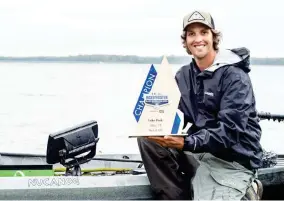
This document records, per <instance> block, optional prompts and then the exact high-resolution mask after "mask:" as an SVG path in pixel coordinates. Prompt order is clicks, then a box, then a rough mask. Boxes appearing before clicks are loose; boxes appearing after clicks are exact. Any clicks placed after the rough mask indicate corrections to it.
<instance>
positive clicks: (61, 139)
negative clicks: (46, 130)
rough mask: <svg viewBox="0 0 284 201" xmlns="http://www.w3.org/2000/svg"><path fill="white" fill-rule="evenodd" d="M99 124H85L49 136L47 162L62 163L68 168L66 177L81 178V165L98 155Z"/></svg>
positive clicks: (92, 122)
mask: <svg viewBox="0 0 284 201" xmlns="http://www.w3.org/2000/svg"><path fill="white" fill-rule="evenodd" d="M98 141H99V138H98V124H97V122H96V121H90V122H85V123H83V124H80V125H77V126H75V127H72V128H69V129H66V130H62V131H59V132H56V133H53V134H50V135H49V138H48V144H47V152H46V162H47V163H48V164H55V163H60V164H61V165H63V166H65V167H66V172H65V175H66V176H68V175H71V176H81V175H82V172H81V168H80V164H83V163H87V162H88V161H90V160H92V158H93V157H94V156H95V155H96V145H97V142H98Z"/></svg>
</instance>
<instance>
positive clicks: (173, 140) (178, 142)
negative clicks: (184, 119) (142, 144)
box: [147, 135, 184, 150]
mask: <svg viewBox="0 0 284 201" xmlns="http://www.w3.org/2000/svg"><path fill="white" fill-rule="evenodd" d="M147 139H149V140H152V141H154V142H156V143H158V144H160V145H161V146H163V147H168V148H176V149H179V150H182V148H183V146H184V137H180V136H169V135H166V136H164V137H147Z"/></svg>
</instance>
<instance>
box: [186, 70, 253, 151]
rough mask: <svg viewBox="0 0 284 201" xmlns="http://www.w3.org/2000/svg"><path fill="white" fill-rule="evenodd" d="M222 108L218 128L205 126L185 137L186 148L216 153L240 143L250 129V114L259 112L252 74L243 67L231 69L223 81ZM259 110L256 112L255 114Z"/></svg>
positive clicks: (218, 118)
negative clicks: (247, 128)
mask: <svg viewBox="0 0 284 201" xmlns="http://www.w3.org/2000/svg"><path fill="white" fill-rule="evenodd" d="M222 82H223V84H222V89H221V93H222V94H221V100H220V110H219V112H218V116H217V124H216V127H214V128H208V129H201V130H199V131H197V132H195V133H192V134H190V135H189V136H187V137H186V138H185V143H184V148H183V149H184V150H185V151H191V152H195V153H201V152H210V153H215V152H218V151H220V150H221V149H224V148H229V147H231V146H233V145H234V144H236V143H238V141H239V136H240V135H242V134H243V133H245V132H246V127H247V124H248V121H249V116H250V115H256V110H255V99H254V93H253V89H252V85H251V81H250V78H249V76H248V74H246V73H245V72H243V71H242V70H241V69H238V70H232V71H231V72H227V73H226V75H225V76H224V79H223V80H222ZM253 113H255V114H253Z"/></svg>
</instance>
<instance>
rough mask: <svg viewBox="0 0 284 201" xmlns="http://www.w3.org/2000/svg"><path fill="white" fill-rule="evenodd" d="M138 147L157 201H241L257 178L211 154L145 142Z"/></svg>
mask: <svg viewBox="0 0 284 201" xmlns="http://www.w3.org/2000/svg"><path fill="white" fill-rule="evenodd" d="M138 146H139V150H140V153H141V157H142V160H143V163H144V166H145V170H146V172H147V175H148V178H149V181H150V184H151V187H152V189H153V191H154V193H155V194H156V196H157V199H166V200H184V199H185V200H189V199H194V200H212V199H218V200H229V199H230V200H241V199H242V198H243V197H244V195H245V193H246V191H247V189H248V188H249V187H250V186H251V184H252V181H253V179H254V178H255V175H254V173H253V172H252V171H250V170H248V169H246V168H245V167H243V166H242V165H240V164H238V163H236V162H227V161H224V160H222V159H219V158H216V157H214V156H213V155H211V154H209V153H205V154H192V153H190V152H179V151H177V150H175V149H167V148H164V147H162V146H160V145H158V144H156V143H154V142H152V141H149V140H147V139H145V138H138Z"/></svg>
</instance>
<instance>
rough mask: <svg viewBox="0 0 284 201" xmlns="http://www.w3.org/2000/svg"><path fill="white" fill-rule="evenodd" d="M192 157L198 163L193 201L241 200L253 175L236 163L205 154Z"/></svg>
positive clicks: (253, 177) (194, 180)
mask: <svg viewBox="0 0 284 201" xmlns="http://www.w3.org/2000/svg"><path fill="white" fill-rule="evenodd" d="M186 154H189V155H192V156H193V157H194V158H195V159H196V160H197V161H198V163H199V167H198V169H197V171H196V175H195V177H194V178H193V181H192V184H193V189H194V200H216V199H217V200H241V199H242V198H243V197H244V195H245V194H246V191H247V189H248V188H249V187H250V186H251V184H252V182H253V180H254V179H255V174H254V173H253V172H252V171H250V170H248V169H247V168H245V167H243V166H242V165H240V164H239V163H236V162H227V161H224V160H222V159H219V158H216V157H215V156H213V155H211V154H209V153H206V154H191V153H189V152H186Z"/></svg>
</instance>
